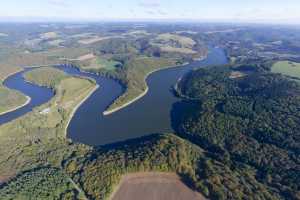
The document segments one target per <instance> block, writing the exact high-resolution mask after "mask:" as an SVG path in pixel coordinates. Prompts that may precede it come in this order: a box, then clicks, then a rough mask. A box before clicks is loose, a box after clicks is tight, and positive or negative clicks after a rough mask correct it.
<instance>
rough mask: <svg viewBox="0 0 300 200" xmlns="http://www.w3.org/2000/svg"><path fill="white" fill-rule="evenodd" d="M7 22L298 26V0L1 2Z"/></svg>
mask: <svg viewBox="0 0 300 200" xmlns="http://www.w3.org/2000/svg"><path fill="white" fill-rule="evenodd" d="M10 18H17V19H23V20H34V19H35V20H38V19H48V20H66V21H67V20H80V21H81V20H82V21H93V20H199V21H232V22H236V21H248V22H249V21H250V22H287V23H300V0H2V2H1V7H0V19H10Z"/></svg>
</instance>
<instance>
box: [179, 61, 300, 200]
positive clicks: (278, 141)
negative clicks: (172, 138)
mask: <svg viewBox="0 0 300 200" xmlns="http://www.w3.org/2000/svg"><path fill="white" fill-rule="evenodd" d="M260 67H261V66H257V65H255V66H253V70H252V71H247V72H244V73H243V76H240V77H234V78H233V77H232V76H231V74H232V73H233V72H236V71H235V70H236V69H237V68H235V67H232V68H230V67H213V68H207V69H200V70H197V71H195V72H192V73H190V74H189V75H187V76H186V77H185V78H184V79H183V80H182V81H181V82H180V83H179V84H178V88H177V92H178V94H179V95H180V96H182V97H183V98H184V99H186V100H187V101H192V102H193V105H194V106H193V109H188V110H185V111H183V112H182V113H181V118H180V119H179V121H180V123H178V124H177V127H176V128H177V132H178V133H180V135H181V136H183V137H185V138H188V139H189V140H190V141H192V142H193V143H195V144H197V145H199V146H201V147H202V148H204V149H206V150H208V151H210V152H212V153H213V154H214V155H215V156H217V157H219V158H221V160H222V162H223V163H224V164H225V165H226V166H228V167H229V168H236V166H240V165H245V166H249V167H252V168H254V169H256V172H255V173H256V174H255V178H256V180H257V181H259V182H260V183H262V184H263V185H264V187H265V188H269V190H270V191H271V193H278V194H279V195H280V198H282V199H299V198H300V193H299V190H300V184H299V183H300V173H299V169H300V165H299V164H300V163H299V161H300V157H299V153H300V149H299V147H300V132H299V130H300V112H299V111H300V88H299V85H298V84H297V83H296V82H293V81H290V80H288V79H286V78H284V77H283V76H281V75H278V74H272V73H269V72H268V71H265V70H263V69H261V68H260ZM242 68H243V67H241V66H240V67H239V69H242ZM256 68H257V69H256ZM254 71H255V72H254ZM239 72H240V73H242V72H243V71H239ZM223 192H226V190H224V191H223Z"/></svg>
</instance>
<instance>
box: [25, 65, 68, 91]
mask: <svg viewBox="0 0 300 200" xmlns="http://www.w3.org/2000/svg"><path fill="white" fill-rule="evenodd" d="M24 76H25V79H26V80H27V81H29V82H33V83H36V84H38V85H41V86H48V87H51V88H54V87H55V86H56V85H57V84H59V83H60V82H61V81H62V80H63V79H65V78H66V76H67V75H66V74H65V73H64V72H63V71H61V70H58V69H55V68H52V67H41V68H38V69H35V70H33V71H30V72H28V73H26V74H25V75H24Z"/></svg>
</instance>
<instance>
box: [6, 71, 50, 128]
mask: <svg viewBox="0 0 300 200" xmlns="http://www.w3.org/2000/svg"><path fill="white" fill-rule="evenodd" d="M31 69H32V68H27V69H26V70H24V71H22V72H19V73H17V74H15V75H13V76H10V77H9V78H7V79H6V80H5V81H4V83H3V84H4V85H5V86H6V87H8V88H10V89H15V90H18V91H21V92H22V93H23V94H25V95H26V96H29V97H31V101H30V103H29V104H27V105H26V106H24V107H22V108H19V109H17V110H15V111H12V112H9V113H6V114H4V115H0V125H1V124H4V123H6V122H9V121H12V120H13V119H16V118H18V117H20V116H23V115H24V114H26V113H28V112H30V111H32V109H33V108H35V107H37V106H39V105H42V104H44V103H45V102H47V101H49V100H50V99H51V98H52V97H53V95H54V93H53V91H52V90H51V89H49V88H46V87H40V86H37V85H34V84H31V83H28V82H25V80H24V78H23V74H24V73H26V72H27V71H29V70H31Z"/></svg>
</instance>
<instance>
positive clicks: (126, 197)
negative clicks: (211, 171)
mask: <svg viewBox="0 0 300 200" xmlns="http://www.w3.org/2000/svg"><path fill="white" fill-rule="evenodd" d="M111 199H112V200H140V199H143V200H166V199H169V200H186V199H189V200H205V199H206V198H204V197H203V196H202V195H201V194H200V193H198V192H195V191H193V190H191V189H190V188H188V187H187V186H186V185H185V184H184V183H183V182H182V181H181V179H180V177H179V176H177V175H176V174H174V173H156V172H150V173H134V174H129V175H126V176H124V177H123V178H122V180H121V183H120V184H119V186H118V188H117V189H116V191H115V192H114V193H113V194H112V198H111Z"/></svg>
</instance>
